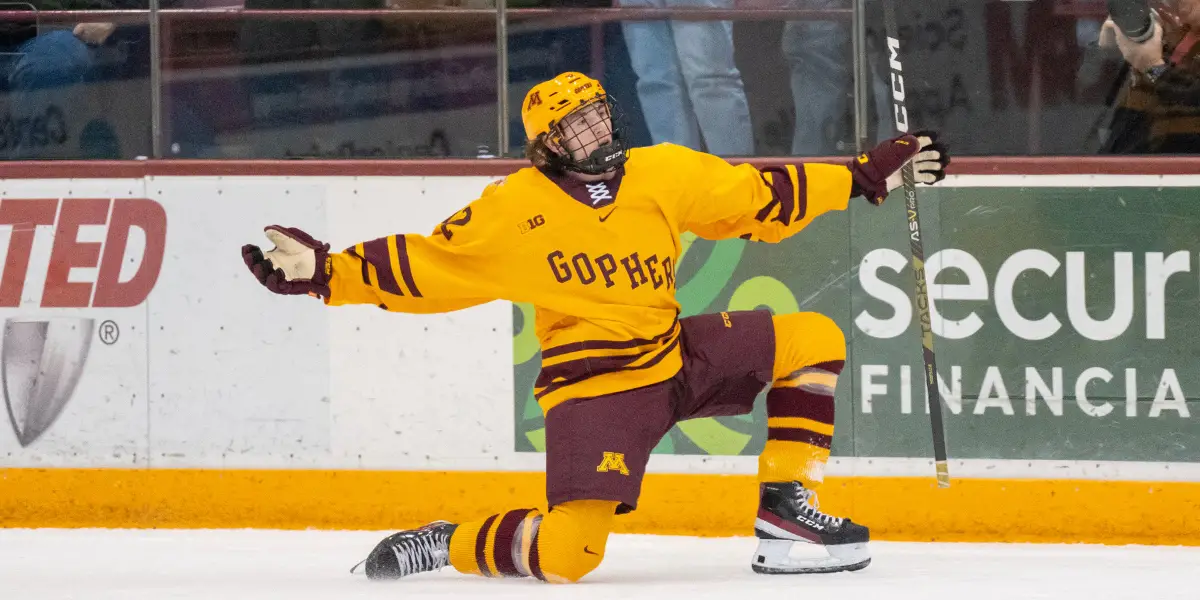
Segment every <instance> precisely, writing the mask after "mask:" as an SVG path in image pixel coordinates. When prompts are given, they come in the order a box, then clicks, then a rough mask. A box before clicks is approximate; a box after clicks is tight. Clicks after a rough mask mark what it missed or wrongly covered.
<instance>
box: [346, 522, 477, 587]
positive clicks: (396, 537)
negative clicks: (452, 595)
mask: <svg viewBox="0 0 1200 600" xmlns="http://www.w3.org/2000/svg"><path fill="white" fill-rule="evenodd" d="M457 527H458V526H457V525H455V524H453V523H448V522H446V521H434V522H433V523H430V524H428V525H426V526H424V527H421V528H419V529H410V530H407V531H401V532H398V533H393V534H392V535H389V536H388V537H386V538H384V539H383V541H381V542H379V544H378V545H376V546H375V549H374V550H372V551H371V554H370V555H368V556H367V559H366V560H364V561H362V562H360V563H358V565H355V566H354V569H351V570H350V572H351V573H353V572H354V570H355V569H357V568H358V567H359V566H360V565H363V564H364V563H365V564H366V572H367V578H368V579H399V578H401V577H407V576H409V575H414V574H416V573H426V572H430V571H437V570H439V569H441V568H443V567H446V566H448V565H449V564H450V536H451V535H452V534H453V533H454V530H455V529H456V528H457Z"/></svg>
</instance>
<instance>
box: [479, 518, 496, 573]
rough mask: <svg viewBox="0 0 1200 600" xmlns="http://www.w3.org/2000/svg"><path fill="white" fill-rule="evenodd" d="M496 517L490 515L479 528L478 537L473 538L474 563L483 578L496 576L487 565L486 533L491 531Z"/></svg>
mask: <svg viewBox="0 0 1200 600" xmlns="http://www.w3.org/2000/svg"><path fill="white" fill-rule="evenodd" d="M496 516H497V515H492V516H490V517H488V518H487V520H486V521H484V522H483V527H480V528H479V535H477V536H475V562H477V563H479V572H480V573H482V574H483V576H484V577H495V576H496V574H495V573H492V570H491V569H489V568H488V564H487V552H486V550H487V539H488V532H489V531H491V530H492V523H494V522H496Z"/></svg>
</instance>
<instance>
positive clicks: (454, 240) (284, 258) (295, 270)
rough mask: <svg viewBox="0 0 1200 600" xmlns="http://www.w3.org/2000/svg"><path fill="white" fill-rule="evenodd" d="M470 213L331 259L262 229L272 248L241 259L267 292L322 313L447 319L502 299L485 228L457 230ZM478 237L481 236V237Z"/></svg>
mask: <svg viewBox="0 0 1200 600" xmlns="http://www.w3.org/2000/svg"><path fill="white" fill-rule="evenodd" d="M470 215H471V210H470V208H467V209H464V210H463V211H460V212H459V213H457V214H456V215H455V216H454V217H451V218H450V219H447V220H446V221H445V222H443V223H442V224H441V225H439V226H438V228H437V230H435V232H434V233H433V234H431V235H428V236H421V235H414V234H396V235H390V236H386V237H382V238H377V239H374V240H370V241H366V242H362V243H359V244H355V245H354V246H351V247H349V248H346V249H345V250H344V251H342V252H338V253H331V252H330V251H329V247H330V246H329V244H328V243H325V242H321V241H319V240H316V239H314V238H313V237H312V236H311V235H309V234H307V233H305V232H304V231H301V230H299V229H296V228H290V227H281V226H278V225H272V226H269V227H267V228H266V229H265V233H266V236H267V239H268V240H269V241H270V242H272V243H273V244H274V245H275V247H274V248H272V249H270V250H266V251H264V250H262V249H260V248H259V247H257V246H254V245H251V244H247V245H245V246H243V247H242V259H243V261H244V262H245V264H246V266H247V268H249V269H250V272H251V273H252V274H253V275H254V277H255V278H256V279H257V280H258V281H259V283H261V284H262V285H263V286H264V287H266V288H267V289H268V290H270V291H271V292H274V293H276V294H284V295H309V296H314V297H319V298H321V299H322V300H323V301H324V302H325V303H326V304H328V305H330V306H336V305H342V304H373V305H377V306H380V307H382V308H385V309H387V310H391V311H395V312H408V313H438V312H450V311H454V310H460V309H463V308H468V307H471V306H475V305H478V304H484V303H487V302H490V301H492V300H495V299H497V298H501V297H504V296H505V295H506V294H505V293H504V291H503V290H504V283H505V282H504V281H501V277H503V274H504V272H505V270H503V269H498V268H494V267H495V266H496V265H497V264H499V263H498V262H497V261H502V260H503V253H502V252H496V250H497V249H498V248H497V247H498V246H499V247H502V245H501V244H496V243H495V242H494V241H493V240H491V239H489V238H488V237H487V236H486V234H484V231H486V227H477V228H474V229H471V230H464V229H462V227H463V226H464V225H466V224H467V223H468V222H469V221H470ZM481 234H484V235H481Z"/></svg>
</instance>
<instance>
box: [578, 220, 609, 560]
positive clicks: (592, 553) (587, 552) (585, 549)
mask: <svg viewBox="0 0 1200 600" xmlns="http://www.w3.org/2000/svg"><path fill="white" fill-rule="evenodd" d="M609 214H612V213H609ZM583 553H584V554H591V555H594V556H600V554H599V553H596V552H592V550H591V549H590V548H588V547H587V546H584V547H583Z"/></svg>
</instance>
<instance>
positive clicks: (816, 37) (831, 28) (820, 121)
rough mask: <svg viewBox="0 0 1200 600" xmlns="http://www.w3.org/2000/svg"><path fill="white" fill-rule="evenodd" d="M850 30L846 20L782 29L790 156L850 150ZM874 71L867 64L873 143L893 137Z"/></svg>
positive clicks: (799, 5)
mask: <svg viewBox="0 0 1200 600" xmlns="http://www.w3.org/2000/svg"><path fill="white" fill-rule="evenodd" d="M785 5H786V7H787V8H790V9H812V10H821V9H830V10H832V9H843V10H851V9H852V8H853V6H852V3H851V2H849V1H848V0H786V1H785ZM850 27H851V21H850V20H849V19H830V20H827V21H826V20H805V21H788V22H787V23H784V26H783V36H782V40H781V44H780V45H781V49H782V51H783V57H784V60H786V61H787V63H788V68H789V72H790V76H791V86H792V101H793V102H794V103H795V106H796V125H795V130H794V131H793V133H792V154H793V155H795V156H828V155H836V154H845V153H847V152H850V153H853V152H854V150H855V144H854V109H853V105H852V101H853V98H854V96H853V91H854V73H853V72H852V71H853V68H854V54H853V49H852V47H851V39H850V38H851V30H850ZM873 51H875V50H873ZM882 52H884V53H886V50H882ZM876 67H877V64H876V62H875V61H868V62H867V67H866V68H867V69H868V73H867V76H868V78H869V81H870V89H869V91H868V93H869V94H870V95H871V97H870V100H869V101H868V107H869V108H868V110H873V111H874V113H875V118H874V120H873V122H874V123H875V124H876V125H877V126H876V127H875V129H876V134H875V138H874V139H875V141H876V142H882V141H883V140H886V139H888V138H890V137H892V135H894V133H893V129H892V115H891V108H892V103H891V89H890V87H889V83H888V81H887V80H886V78H885V77H884V76H883V75H881V74H880V73H878V72H877V68H876ZM868 141H869V140H868Z"/></svg>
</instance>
